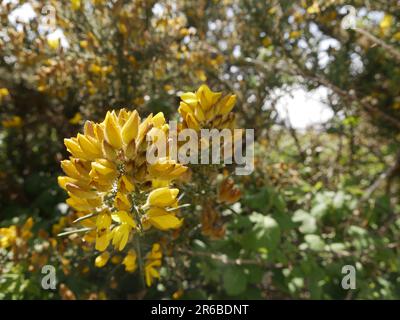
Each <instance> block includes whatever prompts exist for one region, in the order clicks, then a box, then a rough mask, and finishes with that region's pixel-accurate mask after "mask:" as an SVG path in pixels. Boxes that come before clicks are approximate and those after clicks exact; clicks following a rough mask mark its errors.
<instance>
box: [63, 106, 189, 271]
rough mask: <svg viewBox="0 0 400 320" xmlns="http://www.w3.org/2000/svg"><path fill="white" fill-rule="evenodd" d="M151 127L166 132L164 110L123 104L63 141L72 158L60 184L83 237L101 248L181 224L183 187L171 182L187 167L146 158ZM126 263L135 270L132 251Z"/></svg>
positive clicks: (98, 262) (99, 263) (104, 258)
mask: <svg viewBox="0 0 400 320" xmlns="http://www.w3.org/2000/svg"><path fill="white" fill-rule="evenodd" d="M153 128H157V129H161V130H163V131H164V132H167V131H168V125H167V124H166V121H165V118H164V115H163V114H162V113H158V114H156V115H155V116H153V115H152V114H151V115H149V116H148V117H147V118H146V119H144V120H141V118H140V116H139V114H138V113H137V111H128V110H126V109H121V110H119V111H118V113H117V112H116V111H111V112H107V114H106V117H105V119H104V121H103V122H101V123H94V122H92V121H87V122H86V123H85V125H84V130H83V133H78V134H77V136H76V137H73V138H70V139H65V141H64V142H65V145H66V147H67V150H68V152H69V153H70V154H71V157H70V158H69V159H67V160H64V161H62V162H61V167H62V169H63V171H64V172H65V174H66V176H60V177H59V178H58V183H59V185H60V186H61V187H62V188H63V189H65V190H66V191H67V193H68V196H69V198H68V199H67V204H68V205H70V206H71V207H72V208H74V209H75V210H77V211H78V216H79V217H80V218H79V219H78V220H79V221H80V222H81V224H82V226H83V227H85V228H87V233H86V235H85V236H84V240H86V241H89V242H91V241H94V242H95V248H96V249H97V250H98V251H105V250H106V249H107V248H108V247H109V245H110V244H112V246H113V247H114V248H115V249H116V250H118V251H122V250H124V248H125V247H126V245H127V243H128V242H129V241H130V239H131V238H132V237H134V236H135V234H136V233H141V232H144V231H145V230H147V229H149V228H150V227H152V226H153V227H155V228H157V229H160V230H167V229H173V228H178V227H180V226H181V223H182V219H179V218H177V217H176V212H177V209H178V199H177V195H178V193H179V190H178V189H176V188H171V187H170V184H171V182H172V181H173V180H174V179H176V178H178V177H180V176H181V175H182V174H183V173H184V172H185V171H186V169H187V168H186V167H184V166H182V165H180V164H178V163H176V162H175V161H172V160H170V159H169V158H165V157H164V158H162V159H161V158H160V161H159V162H156V163H155V164H149V163H148V162H147V161H146V151H147V149H148V148H149V147H151V144H152V141H153V140H155V136H153V132H154V131H153ZM149 137H150V138H149ZM161 172H162V173H161ZM160 181H162V183H161V185H162V186H163V187H159V186H160ZM108 258H109V255H107V254H104V255H100V256H99V257H97V258H96V262H95V264H96V265H97V266H103V265H105V263H106V261H108ZM123 263H124V264H125V265H126V269H127V270H130V271H132V270H133V269H135V268H133V253H132V251H130V254H129V255H128V256H127V257H126V258H125V259H124V262H123Z"/></svg>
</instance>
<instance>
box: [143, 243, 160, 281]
mask: <svg viewBox="0 0 400 320" xmlns="http://www.w3.org/2000/svg"><path fill="white" fill-rule="evenodd" d="M161 258H162V252H161V247H160V244H158V243H155V244H153V247H152V249H151V251H150V252H149V253H148V254H147V256H146V263H145V266H144V273H145V279H146V285H147V286H149V287H150V286H151V285H152V283H153V281H154V278H157V279H158V278H160V273H159V271H158V269H159V268H160V267H161Z"/></svg>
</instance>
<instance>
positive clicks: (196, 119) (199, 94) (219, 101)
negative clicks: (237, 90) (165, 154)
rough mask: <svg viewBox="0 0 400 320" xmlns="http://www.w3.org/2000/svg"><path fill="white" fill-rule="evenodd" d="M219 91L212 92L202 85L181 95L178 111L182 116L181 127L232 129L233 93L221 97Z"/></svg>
mask: <svg viewBox="0 0 400 320" xmlns="http://www.w3.org/2000/svg"><path fill="white" fill-rule="evenodd" d="M221 96H222V93H221V92H213V91H211V90H210V88H209V87H207V86H206V85H202V86H201V87H200V88H199V89H198V90H197V91H196V92H186V93H184V94H182V95H181V100H182V101H181V102H180V104H179V109H178V111H179V113H180V114H181V116H182V118H183V123H182V125H183V127H184V128H190V129H194V130H197V131H198V130H200V129H205V128H207V129H233V126H234V124H235V115H234V113H233V112H231V111H232V109H233V107H234V105H235V103H236V96H235V95H233V94H232V95H226V96H224V97H221Z"/></svg>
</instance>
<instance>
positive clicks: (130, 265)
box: [122, 250, 137, 272]
mask: <svg viewBox="0 0 400 320" xmlns="http://www.w3.org/2000/svg"><path fill="white" fill-rule="evenodd" d="M136 258H137V257H136V253H135V251H134V250H129V252H128V254H127V255H126V256H125V258H124V260H122V264H123V265H124V266H125V271H127V272H134V271H135V270H136V269H137V264H136Z"/></svg>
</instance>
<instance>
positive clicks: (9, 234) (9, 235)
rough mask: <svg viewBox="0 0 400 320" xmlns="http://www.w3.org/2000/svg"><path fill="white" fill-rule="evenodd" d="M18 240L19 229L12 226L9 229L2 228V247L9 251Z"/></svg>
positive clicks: (0, 230) (0, 236) (0, 234)
mask: <svg viewBox="0 0 400 320" xmlns="http://www.w3.org/2000/svg"><path fill="white" fill-rule="evenodd" d="M16 239H17V227H16V226H14V225H12V226H10V227H8V228H0V247H1V248H4V249H7V248H8V247H10V246H12V245H13V244H14V243H15V241H16Z"/></svg>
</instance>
